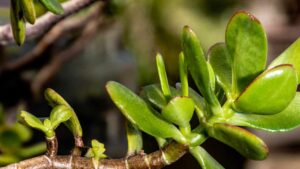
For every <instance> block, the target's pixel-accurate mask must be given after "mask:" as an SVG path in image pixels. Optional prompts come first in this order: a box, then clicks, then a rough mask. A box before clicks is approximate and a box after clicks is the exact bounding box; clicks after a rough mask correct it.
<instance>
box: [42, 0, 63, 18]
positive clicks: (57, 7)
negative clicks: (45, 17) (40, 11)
mask: <svg viewBox="0 0 300 169" xmlns="http://www.w3.org/2000/svg"><path fill="white" fill-rule="evenodd" d="M40 2H41V3H42V4H43V5H44V7H45V8H46V9H47V10H49V11H50V12H52V13H54V14H57V15H61V14H63V13H64V9H63V7H62V6H61V4H60V3H59V1H57V0H40Z"/></svg>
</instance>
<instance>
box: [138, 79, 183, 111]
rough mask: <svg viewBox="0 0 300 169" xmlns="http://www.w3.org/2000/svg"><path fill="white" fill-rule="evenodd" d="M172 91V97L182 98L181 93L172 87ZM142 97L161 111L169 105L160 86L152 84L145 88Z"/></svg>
mask: <svg viewBox="0 0 300 169" xmlns="http://www.w3.org/2000/svg"><path fill="white" fill-rule="evenodd" d="M170 89H171V96H172V97H176V96H180V92H178V91H177V90H176V89H175V88H173V87H170ZM140 95H141V97H142V98H144V99H145V100H146V101H149V102H150V103H151V104H153V105H154V106H155V107H156V108H159V109H162V108H163V107H164V106H166V105H167V104H168V101H167V99H166V98H165V96H164V94H163V93H162V90H161V87H160V85H159V84H152V85H148V86H145V87H143V89H142V91H141V94H140Z"/></svg>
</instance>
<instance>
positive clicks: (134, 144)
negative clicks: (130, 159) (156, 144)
mask: <svg viewBox="0 0 300 169" xmlns="http://www.w3.org/2000/svg"><path fill="white" fill-rule="evenodd" d="M126 134H127V145H128V147H127V155H133V154H135V153H138V152H140V151H141V150H142V149H143V137H142V133H141V131H140V130H139V129H138V128H137V126H135V125H133V124H132V123H130V122H129V121H127V122H126Z"/></svg>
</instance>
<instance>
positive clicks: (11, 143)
mask: <svg viewBox="0 0 300 169" xmlns="http://www.w3.org/2000/svg"><path fill="white" fill-rule="evenodd" d="M4 118H5V117H4V112H3V108H2V106H0V152H1V153H0V166H2V165H7V164H10V163H15V162H18V161H20V160H23V159H26V158H29V157H32V156H35V155H38V154H41V153H43V152H45V151H46V144H45V143H44V142H41V143H36V144H33V145H30V146H26V147H25V146H24V144H25V143H26V142H28V141H29V140H30V139H31V138H32V132H31V130H30V129H29V128H27V127H25V126H23V125H21V124H19V123H15V124H12V125H9V124H7V123H5V120H4Z"/></svg>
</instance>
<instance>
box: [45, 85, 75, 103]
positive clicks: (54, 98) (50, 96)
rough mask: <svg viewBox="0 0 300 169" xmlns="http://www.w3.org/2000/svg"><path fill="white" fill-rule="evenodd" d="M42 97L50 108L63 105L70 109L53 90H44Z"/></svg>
mask: <svg viewBox="0 0 300 169" xmlns="http://www.w3.org/2000/svg"><path fill="white" fill-rule="evenodd" d="M44 95H45V99H46V100H47V101H48V104H49V105H50V106H51V107H55V106H57V105H65V106H68V107H71V106H70V105H69V103H68V102H67V101H66V100H65V99H64V98H63V97H62V96H61V95H60V94H58V93H57V92H56V91H54V90H53V89H50V88H47V89H46V90H45V93H44Z"/></svg>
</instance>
